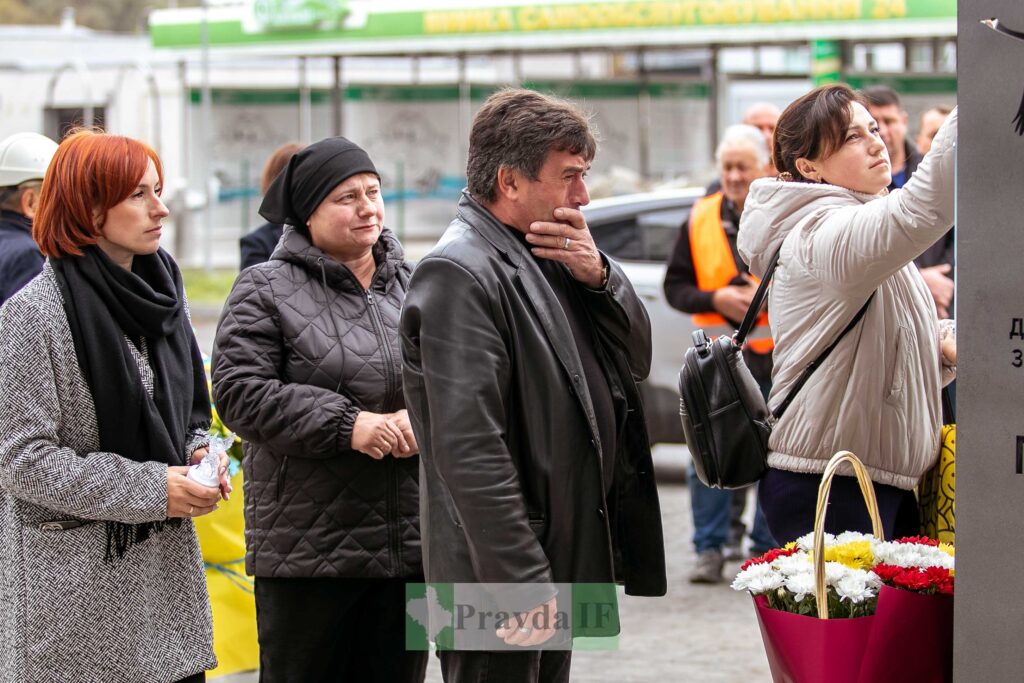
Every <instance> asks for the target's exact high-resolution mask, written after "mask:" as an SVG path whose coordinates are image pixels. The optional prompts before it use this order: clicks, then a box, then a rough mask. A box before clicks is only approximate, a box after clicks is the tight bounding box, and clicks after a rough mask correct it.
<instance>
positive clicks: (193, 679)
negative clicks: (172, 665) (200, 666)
mask: <svg viewBox="0 0 1024 683" xmlns="http://www.w3.org/2000/svg"><path fill="white" fill-rule="evenodd" d="M177 683H206V672H205V671H200V672H199V673H197V674H193V675H191V676H189V677H188V678H182V679H181V680H179V681H178V682H177Z"/></svg>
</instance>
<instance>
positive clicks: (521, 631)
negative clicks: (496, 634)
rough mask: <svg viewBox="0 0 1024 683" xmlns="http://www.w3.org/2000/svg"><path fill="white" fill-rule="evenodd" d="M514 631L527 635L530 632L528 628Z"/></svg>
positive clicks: (522, 627)
mask: <svg viewBox="0 0 1024 683" xmlns="http://www.w3.org/2000/svg"><path fill="white" fill-rule="evenodd" d="M516 630H517V631H519V632H520V633H529V632H530V629H528V628H526V627H524V626H520V627H519V628H517V629H516Z"/></svg>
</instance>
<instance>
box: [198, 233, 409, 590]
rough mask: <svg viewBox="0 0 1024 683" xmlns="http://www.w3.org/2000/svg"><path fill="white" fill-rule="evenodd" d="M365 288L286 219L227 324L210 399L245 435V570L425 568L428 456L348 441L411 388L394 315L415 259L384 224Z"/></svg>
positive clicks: (246, 275) (372, 573) (405, 572)
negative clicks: (360, 448) (423, 499)
mask: <svg viewBox="0 0 1024 683" xmlns="http://www.w3.org/2000/svg"><path fill="white" fill-rule="evenodd" d="M374 256H375V257H376V260H377V264H378V268H377V272H376V273H375V274H374V277H373V282H372V283H371V285H370V289H369V291H367V290H364V289H363V288H362V286H361V285H360V284H359V282H358V281H357V280H356V278H355V276H354V275H353V274H352V273H351V272H350V271H349V270H348V269H347V268H346V267H345V266H343V265H341V264H340V263H338V262H337V261H335V260H334V259H332V258H331V257H329V256H327V255H326V254H325V253H324V252H323V251H321V250H320V249H318V248H316V247H314V246H313V245H312V244H311V243H310V241H309V238H308V237H307V236H306V235H304V234H303V233H301V232H299V231H297V230H295V229H294V228H292V227H286V228H285V233H284V238H283V241H282V242H281V243H280V244H279V246H278V247H277V249H276V250H275V251H274V254H273V256H272V257H271V260H270V261H268V262H267V263H263V264H260V265H258V266H253V267H252V268H249V269H247V270H245V271H244V272H242V274H241V275H239V276H238V280H236V281H235V284H234V287H233V288H232V290H231V295H230V296H229V298H228V301H227V303H226V304H225V306H224V312H223V313H222V315H221V320H220V323H219V325H218V328H217V338H216V342H215V344H214V350H213V397H214V403H215V404H216V406H217V411H218V412H219V413H220V416H221V418H222V419H223V420H224V422H225V424H227V425H228V426H229V427H230V428H231V429H233V430H234V431H235V432H236V433H238V434H239V435H240V436H241V437H242V438H243V439H244V440H245V446H244V449H245V458H244V460H243V463H242V466H243V470H244V473H245V540H246V549H247V552H246V558H245V568H246V571H247V572H248V573H249V574H250V575H254V576H274V577H395V576H413V575H417V574H420V573H422V568H421V562H420V533H419V509H418V495H419V492H418V489H419V485H418V470H419V457H418V456H416V457H412V458H394V457H391V456H387V457H385V458H384V459H383V460H374V459H373V458H371V457H370V456H368V455H364V454H362V453H359V452H357V451H353V450H352V449H351V441H352V426H353V424H354V423H355V419H356V415H358V413H359V411H360V410H363V409H365V410H370V411H373V412H378V413H385V412H393V411H396V410H400V409H402V408H404V407H405V403H404V399H403V397H402V367H401V353H400V350H399V341H398V331H397V330H398V317H399V312H400V310H401V307H402V303H403V301H404V299H405V292H406V287H407V285H408V282H409V276H410V273H411V270H412V269H411V267H410V266H408V265H406V264H405V262H404V260H403V258H404V255H403V252H402V247H401V245H400V244H399V243H398V241H397V240H396V239H395V238H394V237H393V236H392V234H391V233H390V232H389V231H387V230H384V232H383V234H382V235H381V237H380V239H379V240H378V241H377V244H376V245H375V246H374Z"/></svg>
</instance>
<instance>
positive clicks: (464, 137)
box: [459, 52, 472, 160]
mask: <svg viewBox="0 0 1024 683" xmlns="http://www.w3.org/2000/svg"><path fill="white" fill-rule="evenodd" d="M471 107H472V104H471V102H470V86H469V75H468V73H467V69H466V53H465V52H462V53H460V54H459V146H460V147H459V153H460V158H461V159H463V160H464V159H465V158H466V157H467V156H468V155H469V125H470V124H469V119H470V114H471Z"/></svg>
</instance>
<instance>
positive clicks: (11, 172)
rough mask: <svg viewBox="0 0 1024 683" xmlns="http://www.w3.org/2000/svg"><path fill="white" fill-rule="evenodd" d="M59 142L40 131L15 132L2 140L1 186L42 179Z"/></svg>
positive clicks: (0, 161) (0, 157)
mask: <svg viewBox="0 0 1024 683" xmlns="http://www.w3.org/2000/svg"><path fill="white" fill-rule="evenodd" d="M56 151H57V143H56V142H54V141H53V140H51V139H50V138H48V137H46V136H45V135H39V134H38V133H15V134H14V135H12V136H10V137H8V138H5V139H4V140H3V141H0V187H11V186H13V185H20V184H21V183H23V182H25V181H26V180H42V179H43V176H44V175H46V167H47V166H49V165H50V159H52V158H53V155H54V153H55V152H56Z"/></svg>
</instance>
